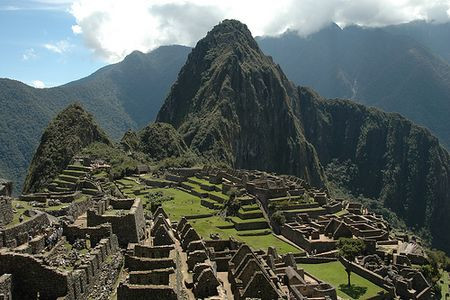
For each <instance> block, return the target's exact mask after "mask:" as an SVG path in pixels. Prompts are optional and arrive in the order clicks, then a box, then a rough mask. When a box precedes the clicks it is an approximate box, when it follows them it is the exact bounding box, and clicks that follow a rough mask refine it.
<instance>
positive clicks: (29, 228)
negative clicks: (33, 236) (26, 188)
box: [0, 212, 50, 248]
mask: <svg viewBox="0 0 450 300" xmlns="http://www.w3.org/2000/svg"><path fill="white" fill-rule="evenodd" d="M49 225H50V221H49V219H48V217H47V215H46V214H45V213H42V212H37V214H36V215H35V216H33V217H32V218H31V219H29V220H27V221H24V222H22V223H19V224H17V225H15V226H13V227H9V228H5V229H3V230H1V231H0V247H9V248H15V247H17V246H19V245H22V244H24V243H26V242H28V236H29V234H30V233H34V232H37V231H40V230H41V229H42V228H46V227H48V226H49Z"/></svg>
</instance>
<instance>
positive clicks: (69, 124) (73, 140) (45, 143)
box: [24, 103, 111, 192]
mask: <svg viewBox="0 0 450 300" xmlns="http://www.w3.org/2000/svg"><path fill="white" fill-rule="evenodd" d="M94 142H101V143H104V144H108V145H110V144H111V142H110V140H109V139H108V137H107V136H106V134H105V133H104V132H103V130H102V129H100V128H99V127H98V126H97V124H96V123H95V121H94V118H93V117H92V115H91V114H90V113H88V112H87V111H85V110H84V109H83V107H82V106H81V105H80V104H79V103H73V104H70V105H69V106H67V107H66V108H65V109H64V110H62V111H61V112H60V113H59V114H58V115H57V116H56V117H55V118H54V119H53V120H52V121H51V122H50V124H49V125H48V127H47V129H45V131H44V134H43V135H42V138H41V142H40V144H39V147H38V149H37V151H36V154H35V155H34V157H33V160H32V162H31V165H30V169H29V171H28V175H27V178H26V180H25V184H24V192H36V191H39V190H42V189H43V188H44V187H45V186H46V185H47V184H49V183H50V181H51V180H52V179H53V178H54V177H55V176H56V175H57V174H59V173H60V172H61V171H62V170H64V169H65V168H66V167H67V165H68V164H69V162H70V160H71V159H72V157H73V156H74V155H75V154H77V153H78V152H79V151H80V150H81V149H82V148H84V147H86V146H88V145H89V144H91V143H94Z"/></svg>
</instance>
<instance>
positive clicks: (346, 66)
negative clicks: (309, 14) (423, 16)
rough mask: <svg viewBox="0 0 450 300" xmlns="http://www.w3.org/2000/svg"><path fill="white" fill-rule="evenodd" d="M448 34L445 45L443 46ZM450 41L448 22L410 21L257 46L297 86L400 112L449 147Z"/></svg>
mask: <svg viewBox="0 0 450 300" xmlns="http://www.w3.org/2000/svg"><path fill="white" fill-rule="evenodd" d="M427 30H428V31H427ZM402 33H405V34H410V35H402ZM444 35H446V36H447V38H446V39H443V40H445V41H446V42H439V41H441V39H440V38H441V37H443V36H444ZM449 37H450V25H449V24H446V25H439V26H438V25H433V24H429V25H428V24H426V23H411V24H405V25H401V26H391V27H388V28H386V29H384V28H382V29H372V28H361V27H357V26H351V27H347V28H345V29H341V28H339V27H338V26H337V25H335V24H334V25H331V26H329V27H327V28H325V29H323V30H321V31H319V32H317V33H315V34H313V35H311V36H309V37H307V38H301V37H299V36H298V35H297V34H296V33H294V32H288V33H285V34H284V35H282V36H280V37H275V38H270V37H268V38H261V39H259V44H260V46H261V48H262V49H263V51H264V52H265V53H266V54H268V55H271V56H272V57H273V58H274V60H275V61H276V62H277V63H279V64H280V66H281V67H282V68H283V70H285V72H286V74H287V76H288V78H289V79H291V80H293V81H294V82H295V83H296V84H299V85H304V86H310V87H312V88H314V89H315V90H316V91H318V92H319V93H320V94H321V95H322V96H324V97H327V98H346V99H352V100H355V101H357V102H359V103H363V104H366V105H369V106H375V107H377V108H381V109H382V110H384V111H389V112H398V113H401V114H402V115H404V116H405V117H407V118H409V119H411V120H413V121H414V122H416V123H418V124H420V125H423V126H425V127H427V128H428V129H430V130H431V131H432V132H433V134H435V135H436V136H438V137H439V138H440V140H441V142H442V144H443V145H445V146H446V147H447V149H448V148H449V147H450V118H449V117H448V116H450V65H449V62H448V61H446V60H445V58H447V59H448V58H449V56H448V53H450V42H448V41H449V40H450V38H449ZM415 38H417V40H416V39H415ZM419 41H424V42H427V43H428V44H422V43H420V42H419ZM443 49H447V50H446V51H447V52H446V51H445V50H443ZM434 51H436V52H434ZM439 54H440V55H442V57H440V56H438V55H439Z"/></svg>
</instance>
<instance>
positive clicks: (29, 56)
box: [22, 48, 37, 61]
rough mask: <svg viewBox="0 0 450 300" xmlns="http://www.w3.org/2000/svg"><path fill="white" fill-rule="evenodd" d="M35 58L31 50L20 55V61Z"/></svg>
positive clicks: (34, 53)
mask: <svg viewBox="0 0 450 300" xmlns="http://www.w3.org/2000/svg"><path fill="white" fill-rule="evenodd" d="M36 57H37V54H36V52H35V51H34V49H33V48H30V49H27V50H25V52H24V53H23V54H22V60H25V61H27V60H30V59H34V58H36Z"/></svg>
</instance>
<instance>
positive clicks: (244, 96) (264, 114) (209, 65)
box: [157, 20, 324, 186]
mask: <svg viewBox="0 0 450 300" xmlns="http://www.w3.org/2000/svg"><path fill="white" fill-rule="evenodd" d="M297 96H298V94H297V93H296V89H295V87H294V86H293V85H292V84H291V83H290V82H289V80H288V79H287V78H286V76H285V75H284V74H283V72H282V71H281V69H280V68H278V66H277V65H275V64H274V63H273V61H272V60H271V59H270V58H268V57H267V56H265V55H264V54H263V52H262V51H261V50H260V49H259V47H258V45H257V44H256V42H255V40H254V39H253V37H252V35H251V33H250V31H249V30H248V28H247V26H245V25H244V24H242V23H241V22H239V21H235V20H225V21H223V22H221V23H220V24H218V25H217V26H215V27H214V28H213V29H212V30H211V31H210V32H208V34H207V35H206V37H205V38H203V39H202V40H200V41H199V42H198V43H197V46H196V47H195V48H194V50H192V52H191V54H190V55H189V58H188V60H187V62H186V65H185V66H184V67H183V68H182V70H181V71H180V73H179V75H178V80H177V82H176V83H175V84H174V85H173V87H172V90H171V92H170V94H169V95H168V97H167V99H166V101H165V103H164V105H163V107H162V108H161V110H160V111H159V113H158V117H157V121H158V122H165V123H169V124H172V125H173V126H174V127H175V128H176V129H177V130H178V132H179V133H181V135H182V136H183V138H184V140H185V142H186V144H187V145H188V146H189V147H191V148H192V149H194V151H195V152H198V153H201V154H202V155H203V156H204V157H206V158H207V159H209V160H211V161H220V162H225V163H227V164H229V165H232V166H234V167H237V168H245V169H263V170H269V171H275V172H279V173H290V174H294V173H295V174H298V175H300V176H302V177H304V178H305V179H307V180H308V181H309V182H311V183H312V184H313V185H316V186H323V183H324V178H323V170H322V168H321V166H320V163H319V162H318V159H317V156H316V153H315V152H314V149H313V148H312V147H311V145H309V144H308V143H307V142H306V141H305V139H304V136H303V135H302V129H301V127H300V121H299V120H298V118H297V117H296V116H295V114H294V110H293V109H294V107H295V103H296V102H297V101H298V99H297ZM280 120H282V121H280ZM281 133H283V134H281ZM262 141H272V142H271V143H264V142H262ZM261 157H264V159H261Z"/></svg>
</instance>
